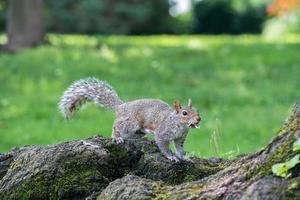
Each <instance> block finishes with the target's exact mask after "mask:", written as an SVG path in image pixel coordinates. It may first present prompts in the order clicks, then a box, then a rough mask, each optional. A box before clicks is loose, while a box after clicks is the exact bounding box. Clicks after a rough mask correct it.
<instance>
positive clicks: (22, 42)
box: [4, 0, 45, 52]
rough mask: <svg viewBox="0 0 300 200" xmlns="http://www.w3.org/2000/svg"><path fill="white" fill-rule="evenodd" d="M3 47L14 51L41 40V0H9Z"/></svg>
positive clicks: (42, 31)
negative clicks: (5, 38)
mask: <svg viewBox="0 0 300 200" xmlns="http://www.w3.org/2000/svg"><path fill="white" fill-rule="evenodd" d="M6 24H7V25H6V35H7V44H6V45H5V46H4V49H5V50H7V51H11V52H16V51H18V50H21V49H24V48H30V47H35V46H37V45H39V44H41V43H42V42H43V39H44V35H45V33H44V25H43V0H26V1H20V0H9V1H8V16H7V23H6Z"/></svg>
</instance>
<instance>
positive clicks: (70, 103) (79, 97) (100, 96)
mask: <svg viewBox="0 0 300 200" xmlns="http://www.w3.org/2000/svg"><path fill="white" fill-rule="evenodd" d="M88 101H92V102H94V103H96V104H98V105H100V106H103V107H106V108H109V109H112V110H114V109H115V107H116V106H118V105H120V104H122V101H121V99H120V98H119V97H118V94H117V93H116V91H115V90H114V89H113V88H112V87H111V86H110V85H109V84H108V83H106V82H105V81H100V80H98V79H96V78H87V79H81V80H78V81H76V82H74V83H73V84H72V85H71V86H70V87H69V88H68V89H67V90H66V91H65V92H64V94H63V95H62V97H61V99H60V102H59V109H60V111H61V112H62V114H63V115H64V117H65V118H67V119H69V118H70V117H71V116H72V115H73V114H74V112H75V111H76V110H78V109H79V108H80V107H81V106H82V105H83V104H85V103H86V102H88Z"/></svg>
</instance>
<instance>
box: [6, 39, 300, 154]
mask: <svg viewBox="0 0 300 200" xmlns="http://www.w3.org/2000/svg"><path fill="white" fill-rule="evenodd" d="M48 39H49V43H50V44H49V45H44V46H41V47H38V48H35V49H31V50H26V51H23V52H21V53H19V54H15V55H10V54H4V53H1V54H0V113H1V114H0V151H7V150H9V149H10V148H12V147H14V146H22V145H25V144H52V143H56V142H60V141H65V140H71V139H83V138H86V137H89V136H93V135H95V134H102V135H105V136H107V137H110V134H111V127H112V123H113V119H114V116H113V113H111V112H109V111H106V110H104V109H102V108H99V109H98V108H97V107H96V106H95V105H93V104H90V105H88V106H86V108H85V109H84V110H82V111H80V112H78V113H77V115H75V117H74V119H72V120H71V121H68V122H67V121H65V120H64V119H63V118H62V116H61V114H60V113H59V112H58V109H57V103H58V100H59V98H60V96H61V94H62V92H63V91H64V90H65V89H66V88H67V87H68V86H69V85H70V84H71V83H72V82H73V81H75V80H77V79H80V78H84V77H89V76H93V77H97V78H99V79H103V80H106V81H108V82H109V83H110V84H111V85H113V86H114V88H115V89H116V90H117V91H118V93H119V95H120V97H121V98H122V99H123V100H131V99H137V98H146V97H149V98H159V99H162V100H164V101H166V102H168V103H169V104H172V103H173V101H174V100H175V99H179V100H180V101H182V104H186V103H187V99H188V98H191V99H192V100H193V104H194V105H195V106H196V107H197V108H199V110H200V112H201V115H202V118H203V121H202V127H201V128H200V129H197V130H192V131H191V132H190V134H189V136H188V139H187V142H186V145H185V146H186V150H187V151H189V152H193V153H194V154H196V155H198V156H214V155H216V152H215V149H216V148H217V149H218V154H219V155H221V156H230V155H234V154H237V153H243V152H250V151H254V150H255V149H258V148H260V147H263V146H264V145H265V144H266V143H267V142H268V141H269V140H270V138H271V137H272V136H273V135H274V134H275V133H276V131H277V130H278V129H279V127H280V125H281V124H282V122H283V121H284V119H285V118H286V116H287V114H288V109H289V107H290V106H291V105H292V104H293V103H294V102H295V101H297V100H299V99H300V93H299V88H300V36H291V37H287V38H283V39H281V40H277V41H267V40H265V39H263V38H261V37H260V36H252V35H242V36H148V37H146V36H144V37H143V36H140V37H134V36H132V37H128V36H107V37H105V36H82V35H63V36H62V35H51V34H50V35H48ZM4 40H5V39H4V38H3V37H1V41H4ZM216 144H217V145H216ZM216 146H217V147H216Z"/></svg>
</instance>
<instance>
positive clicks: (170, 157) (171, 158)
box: [166, 155, 179, 162]
mask: <svg viewBox="0 0 300 200" xmlns="http://www.w3.org/2000/svg"><path fill="white" fill-rule="evenodd" d="M166 157H167V158H168V159H169V160H171V161H175V162H179V159H178V158H177V157H176V156H174V155H170V156H166Z"/></svg>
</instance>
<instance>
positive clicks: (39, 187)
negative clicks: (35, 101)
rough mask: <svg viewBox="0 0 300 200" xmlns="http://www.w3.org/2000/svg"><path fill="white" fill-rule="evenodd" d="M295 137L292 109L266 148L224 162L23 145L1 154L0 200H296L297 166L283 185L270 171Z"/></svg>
mask: <svg viewBox="0 0 300 200" xmlns="http://www.w3.org/2000/svg"><path fill="white" fill-rule="evenodd" d="M299 134H300V104H299V103H298V104H295V106H294V107H293V110H292V113H291V115H290V117H289V118H288V119H287V120H286V122H285V123H284V125H283V126H282V128H281V129H280V130H279V132H278V134H277V136H275V137H274V138H273V139H272V140H271V141H270V142H269V144H268V145H267V146H266V147H264V148H263V149H261V150H259V151H257V152H255V153H251V154H244V155H240V156H238V157H237V158H236V159H235V160H231V161H229V160H224V159H220V158H210V159H200V158H193V161H194V163H191V162H180V163H174V162H171V161H169V160H167V159H165V158H164V157H163V156H162V155H161V153H160V152H159V150H158V148H157V146H156V145H155V143H154V142H153V141H150V140H147V139H142V140H132V141H126V142H125V144H123V145H116V144H114V143H113V142H112V141H111V139H109V138H103V137H99V136H96V137H93V138H89V139H86V140H79V141H70V142H65V143H61V144H56V145H49V146H25V147H21V148H17V149H13V150H11V151H10V152H8V153H5V154H0V199H84V198H87V199H152V198H156V199H243V200H246V199H272V200H273V199H300V177H299V169H300V167H299V166H296V167H295V169H294V172H293V176H292V177H290V178H279V177H276V176H275V175H273V174H272V172H271V167H272V165H274V164H276V163H278V162H281V161H285V160H287V159H289V158H291V157H292V156H294V155H295V152H293V151H292V144H293V142H294V141H295V140H296V139H297V138H298V137H299Z"/></svg>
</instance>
